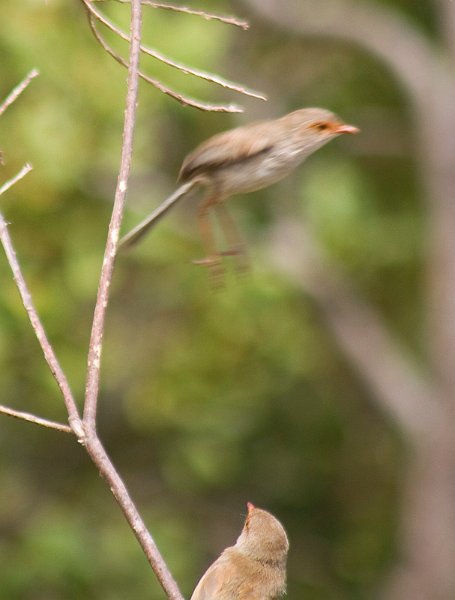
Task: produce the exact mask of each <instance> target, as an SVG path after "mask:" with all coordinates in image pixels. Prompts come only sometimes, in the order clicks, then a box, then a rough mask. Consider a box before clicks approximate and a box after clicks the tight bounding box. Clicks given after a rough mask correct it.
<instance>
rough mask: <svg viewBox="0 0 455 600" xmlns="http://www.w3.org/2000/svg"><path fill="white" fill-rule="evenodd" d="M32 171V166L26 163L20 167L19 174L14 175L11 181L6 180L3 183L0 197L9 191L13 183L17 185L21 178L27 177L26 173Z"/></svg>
mask: <svg viewBox="0 0 455 600" xmlns="http://www.w3.org/2000/svg"><path fill="white" fill-rule="evenodd" d="M32 169H33V167H32V165H31V164H30V163H26V164H25V165H24V166H23V167H22V169H21V170H20V171H19V173H17V174H16V175H14V177H12V178H11V179H8V181H5V183H4V184H3V185H2V186H0V196H1V195H2V194H4V193H5V192H6V191H7V190H9V189H10V187H13V185H14V184H15V183H17V182H18V181H20V180H21V179H22V178H23V177H25V176H26V175H27V173H30V171H31V170H32Z"/></svg>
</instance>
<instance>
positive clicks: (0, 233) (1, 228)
mask: <svg viewBox="0 0 455 600" xmlns="http://www.w3.org/2000/svg"><path fill="white" fill-rule="evenodd" d="M0 241H1V243H2V245H3V248H4V250H5V254H6V258H7V260H8V263H9V265H10V268H11V271H12V272H13V277H14V281H15V283H16V286H17V289H18V291H19V294H20V296H21V299H22V303H23V305H24V308H25V310H26V311H27V314H28V318H29V319H30V323H31V325H32V328H33V331H34V332H35V335H36V337H37V339H38V342H39V344H40V346H41V349H42V351H43V354H44V358H45V359H46V362H47V364H48V365H49V368H50V370H51V373H52V375H53V376H54V379H55V381H56V382H57V385H58V386H59V388H60V390H61V392H62V395H63V399H64V402H65V406H66V409H67V411H68V417H69V423H70V426H71V428H72V430H73V431H74V433H75V434H76V435H77V436H78V437H79V438H82V437H83V430H82V426H81V420H80V416H79V412H78V409H77V405H76V402H75V400H74V397H73V394H72V392H71V388H70V385H69V383H68V380H67V378H66V375H65V373H64V372H63V369H62V367H61V366H60V363H59V361H58V359H57V356H56V355H55V352H54V349H53V348H52V346H51V344H50V342H49V340H48V337H47V335H46V331H45V329H44V326H43V324H42V323H41V320H40V318H39V316H38V312H37V310H36V308H35V306H34V304H33V301H32V297H31V294H30V291H29V289H28V287H27V284H26V282H25V279H24V276H23V275H22V271H21V268H20V266H19V261H18V260H17V256H16V253H15V251H14V248H13V244H12V241H11V237H10V235H9V233H8V226H7V223H6V221H5V219H4V217H3V214H2V213H0Z"/></svg>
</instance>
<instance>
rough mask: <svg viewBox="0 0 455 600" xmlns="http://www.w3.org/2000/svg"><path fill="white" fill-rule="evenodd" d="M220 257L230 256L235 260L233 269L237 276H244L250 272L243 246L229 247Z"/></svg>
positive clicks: (244, 246)
mask: <svg viewBox="0 0 455 600" xmlns="http://www.w3.org/2000/svg"><path fill="white" fill-rule="evenodd" d="M219 254H220V256H232V257H234V258H235V269H236V271H237V274H238V275H245V274H246V273H248V272H249V270H250V262H249V259H248V254H247V251H246V245H245V244H239V245H237V246H231V248H228V249H227V250H222V251H221V252H220V253H219Z"/></svg>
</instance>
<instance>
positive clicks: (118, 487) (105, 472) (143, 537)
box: [86, 0, 184, 600]
mask: <svg viewBox="0 0 455 600" xmlns="http://www.w3.org/2000/svg"><path fill="white" fill-rule="evenodd" d="M132 4H134V0H133V2H132ZM86 449H87V452H88V453H89V455H90V457H91V459H92V460H93V462H94V463H95V465H96V466H97V467H98V469H99V472H100V474H101V476H102V477H103V479H105V480H106V482H107V484H108V485H109V488H110V490H111V492H112V493H113V495H114V497H115V499H116V500H117V502H118V504H119V505H120V508H121V509H122V511H123V514H124V515H125V517H126V519H127V521H128V523H129V524H130V526H131V529H132V530H133V533H134V535H135V536H136V538H137V540H138V541H139V543H140V545H141V547H142V549H143V550H144V553H145V555H146V557H147V559H148V561H149V563H150V565H151V567H152V569H153V571H154V573H155V575H156V577H157V579H158V581H159V582H160V584H161V586H162V588H163V590H164V591H165V592H166V595H167V597H168V598H169V600H184V599H183V596H182V594H181V593H180V590H179V588H178V586H177V583H176V582H175V580H174V579H173V577H172V575H171V573H170V571H169V569H168V568H167V565H166V563H165V561H164V559H163V557H162V556H161V553H160V551H159V550H158V547H157V546H156V544H155V541H154V540H153V538H152V536H151V535H150V532H149V531H148V529H147V527H146V525H145V523H144V521H143V520H142V517H141V515H140V514H139V512H138V510H137V508H136V506H135V505H134V503H133V501H132V499H131V497H130V495H129V492H128V490H127V488H126V486H125V484H124V483H123V481H122V479H121V477H120V476H119V474H118V473H117V471H116V469H115V468H114V466H113V465H112V463H111V460H110V458H109V456H108V455H107V453H106V451H105V449H104V447H103V445H102V444H101V441H100V440H99V439H98V437H97V436H96V434H95V435H93V436H92V435H91V434H89V436H88V438H87V440H86Z"/></svg>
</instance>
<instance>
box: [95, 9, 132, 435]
mask: <svg viewBox="0 0 455 600" xmlns="http://www.w3.org/2000/svg"><path fill="white" fill-rule="evenodd" d="M84 2H85V0H84ZM141 28H142V14H141V3H140V1H139V0H133V1H132V3H131V44H130V60H129V65H128V90H127V96H126V108H125V119H124V125H123V142H122V155H121V159H120V168H119V175H118V180H117V187H116V190H115V198H114V207H113V210H112V216H111V221H110V223H109V231H108V236H107V241H106V248H105V252H104V259H103V265H102V268H101V275H100V281H99V286H98V294H97V298H96V305H95V312H94V317H93V324H92V333H91V337H90V346H89V352H88V365H87V383H86V388H85V405H84V424H85V425H86V428H88V429H89V430H91V431H95V430H96V413H97V404H98V394H99V382H100V368H101V350H102V345H103V332H104V322H105V317H106V310H107V305H108V302H109V291H110V286H111V281H112V273H113V270H114V263H115V256H116V252H117V244H118V239H119V232H120V226H121V223H122V218H123V212H124V208H125V201H126V192H127V189H128V179H129V175H130V171H131V161H132V154H133V136H134V127H135V122H136V105H137V96H138V85H139V58H140V52H141Z"/></svg>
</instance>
